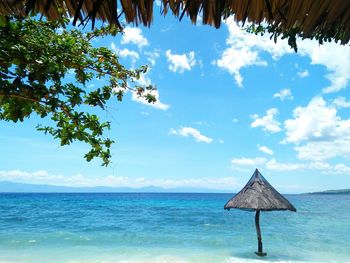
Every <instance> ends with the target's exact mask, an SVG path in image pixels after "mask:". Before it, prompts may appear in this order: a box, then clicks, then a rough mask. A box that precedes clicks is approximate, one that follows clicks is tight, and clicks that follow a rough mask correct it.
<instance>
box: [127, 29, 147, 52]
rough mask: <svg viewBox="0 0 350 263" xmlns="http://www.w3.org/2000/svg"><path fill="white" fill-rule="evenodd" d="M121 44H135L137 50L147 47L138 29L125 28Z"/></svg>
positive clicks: (145, 40)
mask: <svg viewBox="0 0 350 263" xmlns="http://www.w3.org/2000/svg"><path fill="white" fill-rule="evenodd" d="M123 32H124V33H123V37H122V40H121V43H122V44H129V43H131V44H135V45H137V46H138V47H139V48H142V47H144V46H148V45H149V42H148V40H147V39H146V38H145V37H144V36H143V35H142V31H141V29H140V28H138V27H126V28H124V30H123Z"/></svg>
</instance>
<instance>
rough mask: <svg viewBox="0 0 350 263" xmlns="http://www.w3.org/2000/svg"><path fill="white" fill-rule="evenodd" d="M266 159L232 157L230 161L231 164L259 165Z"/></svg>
mask: <svg viewBox="0 0 350 263" xmlns="http://www.w3.org/2000/svg"><path fill="white" fill-rule="evenodd" d="M266 161H267V159H266V158H260V157H257V158H234V159H232V160H231V163H232V164H233V165H238V166H254V167H256V166H260V165H263V164H265V163H266Z"/></svg>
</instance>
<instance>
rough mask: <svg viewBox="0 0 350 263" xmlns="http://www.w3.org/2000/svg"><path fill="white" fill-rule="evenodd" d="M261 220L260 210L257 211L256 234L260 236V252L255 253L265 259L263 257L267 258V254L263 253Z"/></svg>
mask: <svg viewBox="0 0 350 263" xmlns="http://www.w3.org/2000/svg"><path fill="white" fill-rule="evenodd" d="M259 220H260V210H256V213H255V228H256V234H257V236H258V252H255V254H257V255H258V256H260V257H263V256H266V253H264V252H263V247H262V240H261V231H260V223H259Z"/></svg>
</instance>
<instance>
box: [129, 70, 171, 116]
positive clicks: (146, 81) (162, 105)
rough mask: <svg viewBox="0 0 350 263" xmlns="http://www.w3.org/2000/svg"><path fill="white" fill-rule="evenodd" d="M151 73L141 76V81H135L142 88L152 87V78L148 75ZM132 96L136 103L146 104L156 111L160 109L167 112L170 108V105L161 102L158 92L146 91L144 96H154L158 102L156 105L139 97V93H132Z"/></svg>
mask: <svg viewBox="0 0 350 263" xmlns="http://www.w3.org/2000/svg"><path fill="white" fill-rule="evenodd" d="M149 72H150V71H148V72H147V73H145V74H142V75H141V76H140V79H138V80H135V81H136V83H137V84H138V85H140V86H144V87H145V86H149V85H151V80H150V78H149V77H148V74H149ZM131 93H132V96H131V99H132V100H133V101H136V102H139V103H141V104H144V105H147V106H150V107H153V108H156V109H160V110H167V109H169V108H170V105H169V104H165V103H162V102H161V101H160V97H159V92H158V90H150V91H145V93H144V95H146V94H151V95H152V96H154V97H155V98H156V102H154V103H149V102H148V101H147V100H146V99H145V98H144V97H140V96H139V95H137V93H136V92H135V91H132V92H131Z"/></svg>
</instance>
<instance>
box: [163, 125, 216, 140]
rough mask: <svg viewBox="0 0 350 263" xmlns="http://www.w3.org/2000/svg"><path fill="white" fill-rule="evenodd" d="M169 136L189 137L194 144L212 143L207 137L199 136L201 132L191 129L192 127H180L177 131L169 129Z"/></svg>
mask: <svg viewBox="0 0 350 263" xmlns="http://www.w3.org/2000/svg"><path fill="white" fill-rule="evenodd" d="M169 134H171V135H178V136H182V137H189V136H191V137H193V138H194V139H195V140H196V142H205V143H212V142H213V139H212V138H209V137H207V136H205V135H203V134H201V132H200V131H199V130H197V129H195V128H192V127H181V128H180V129H178V130H175V129H173V128H171V129H170V132H169Z"/></svg>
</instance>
